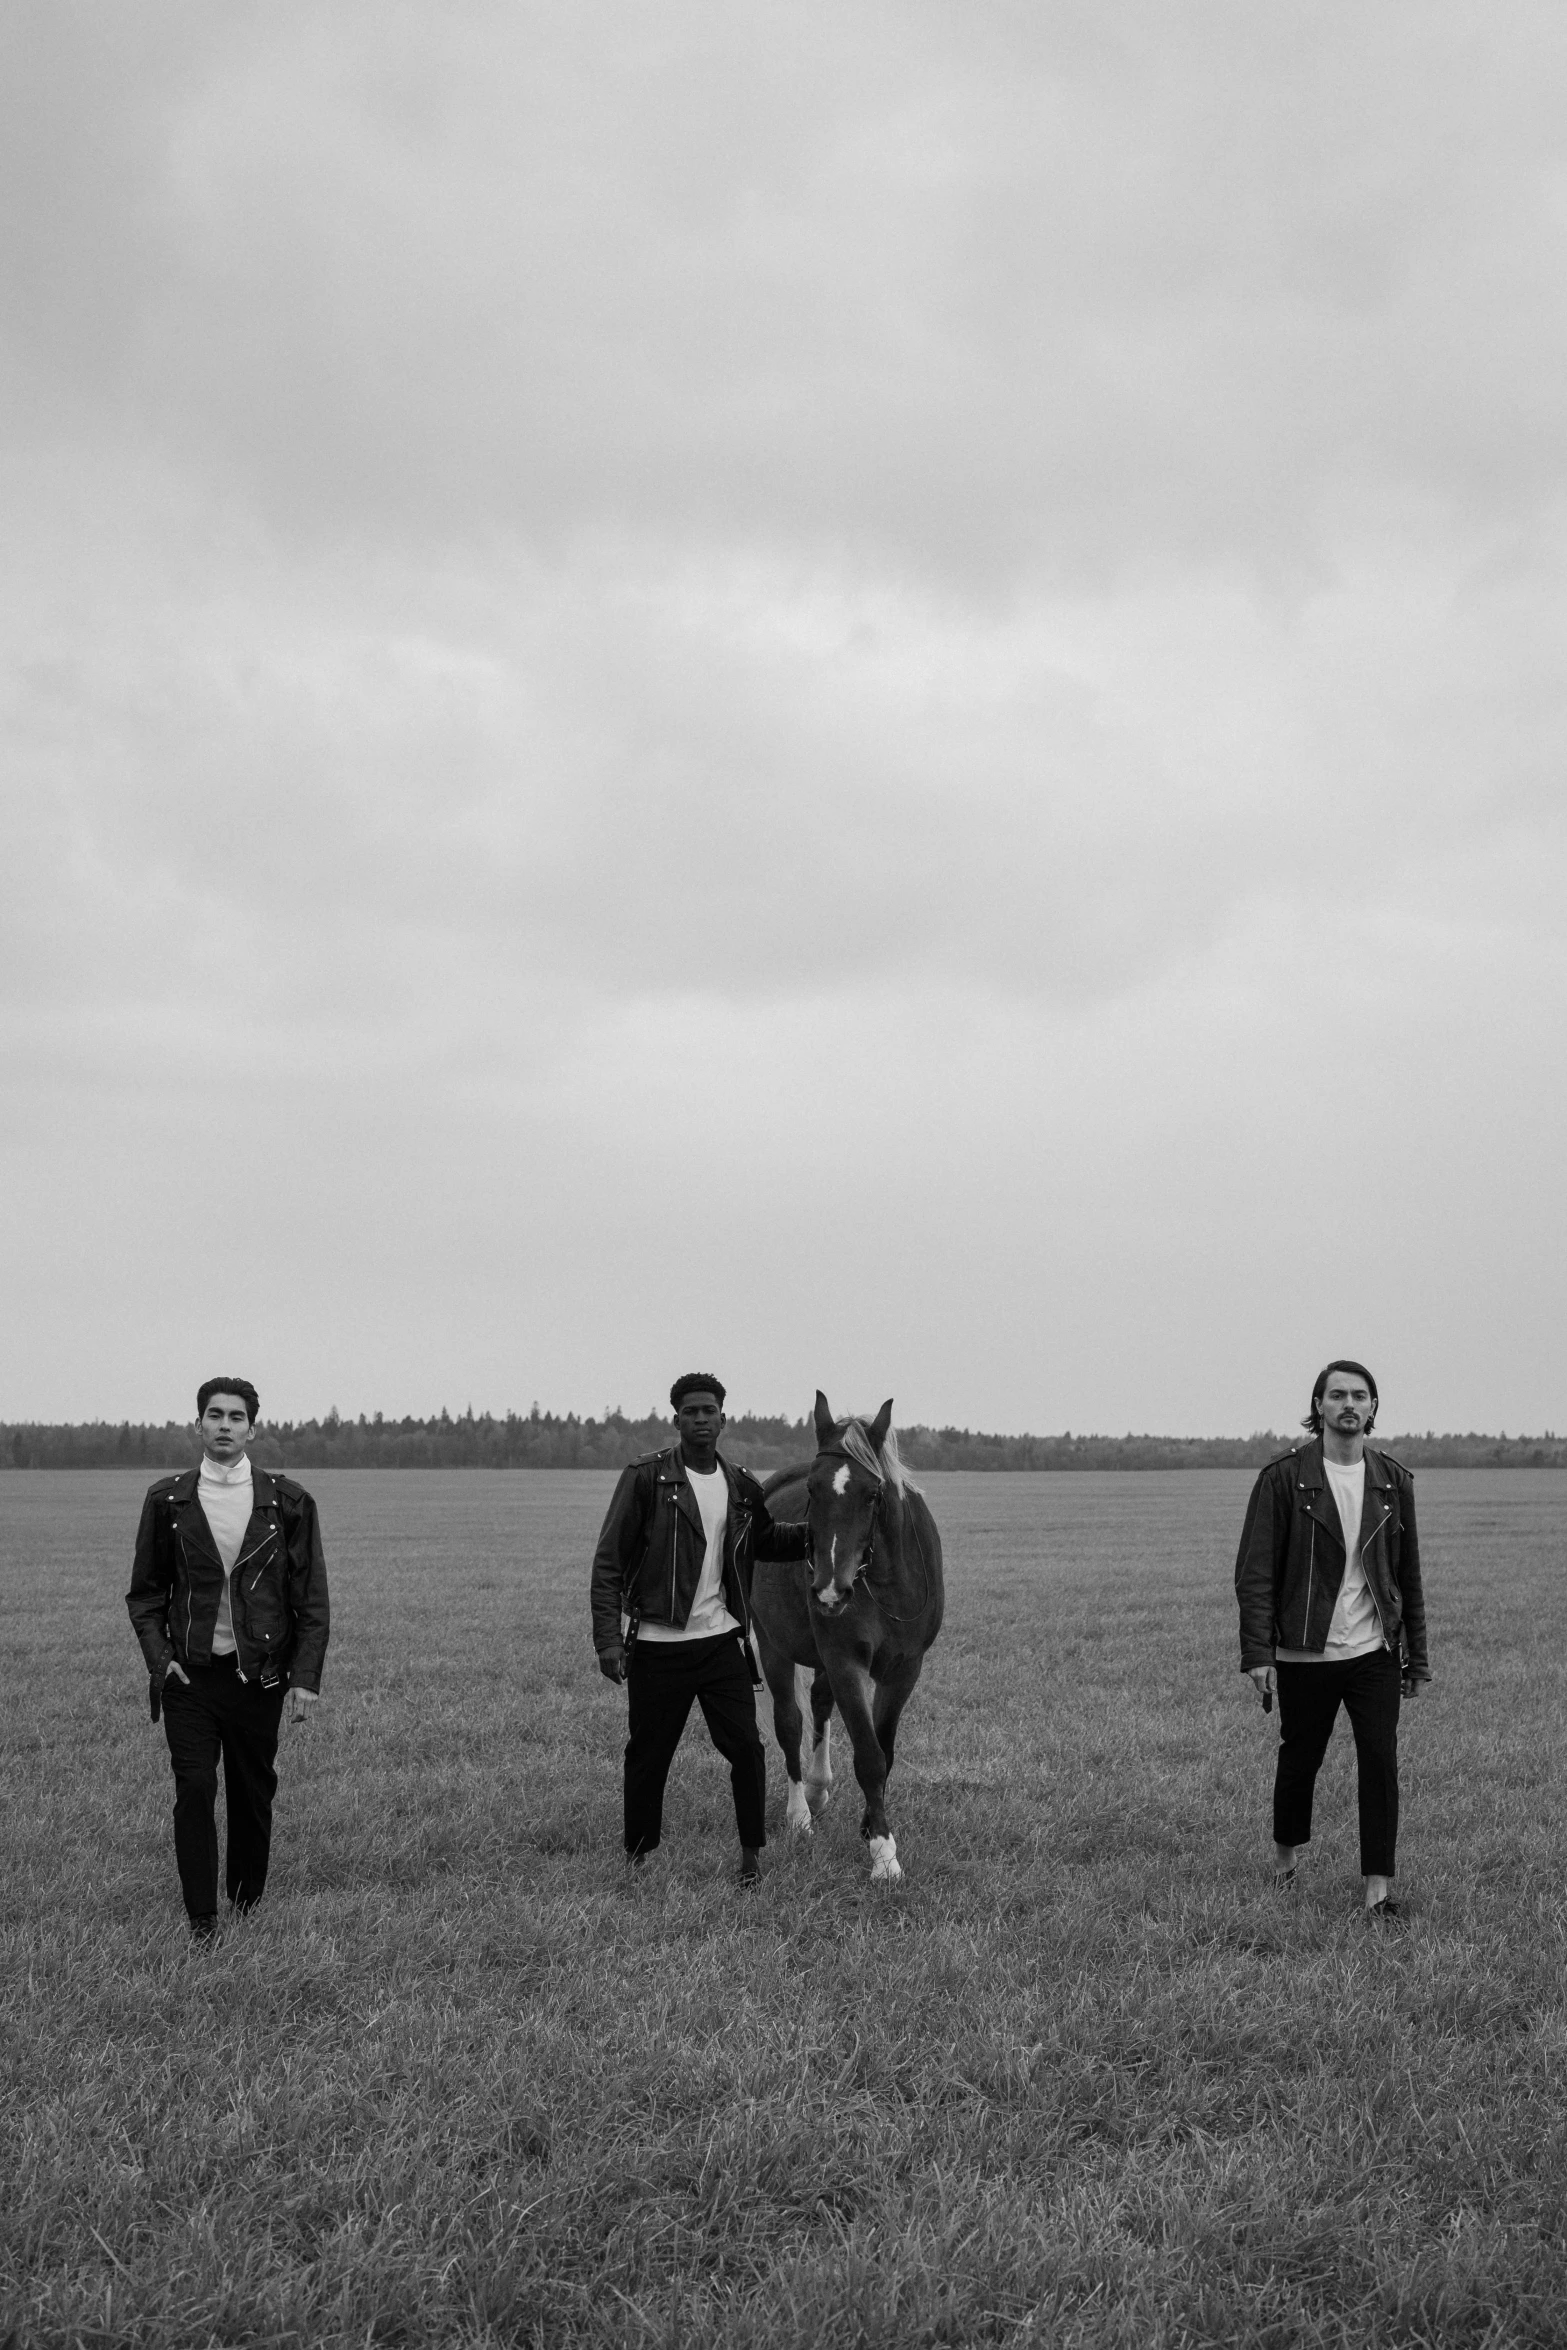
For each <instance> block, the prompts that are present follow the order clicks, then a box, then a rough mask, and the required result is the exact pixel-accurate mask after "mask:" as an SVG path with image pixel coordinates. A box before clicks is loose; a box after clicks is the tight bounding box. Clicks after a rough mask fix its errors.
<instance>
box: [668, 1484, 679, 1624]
mask: <svg viewBox="0 0 1567 2350" xmlns="http://www.w3.org/2000/svg"><path fill="white" fill-rule="evenodd" d="M679 1533H680V1496H679V1493H678V1492H677V1490H676V1488H675V1486H674V1485H671V1486H670V1489H669V1621H670V1622H671V1623H673V1622H674V1620H675V1544H676V1539H677V1537H678V1535H679Z"/></svg>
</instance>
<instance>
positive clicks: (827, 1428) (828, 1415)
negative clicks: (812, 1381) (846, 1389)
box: [816, 1387, 838, 1444]
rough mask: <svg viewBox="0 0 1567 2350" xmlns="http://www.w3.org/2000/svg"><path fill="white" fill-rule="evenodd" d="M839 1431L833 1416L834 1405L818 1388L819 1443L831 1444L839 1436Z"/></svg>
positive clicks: (817, 1424) (817, 1431)
mask: <svg viewBox="0 0 1567 2350" xmlns="http://www.w3.org/2000/svg"><path fill="white" fill-rule="evenodd" d="M837 1431H838V1423H837V1421H836V1420H835V1419H834V1418H833V1416H832V1405H831V1404H830V1403H829V1402H828V1401H827V1398H826V1396H825V1395H823V1393H822V1391H821V1389H820V1388H819V1387H818V1389H817V1390H816V1441H817V1443H818V1444H831V1442H832V1440H833V1437H834V1436H835V1435H836V1434H837Z"/></svg>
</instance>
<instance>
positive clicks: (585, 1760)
mask: <svg viewBox="0 0 1567 2350" xmlns="http://www.w3.org/2000/svg"><path fill="white" fill-rule="evenodd" d="M314 1482H315V1486H316V1490H317V1492H318V1494H319V1497H320V1499H321V1502H322V1505H323V1512H324V1518H325V1524H326V1528H327V1535H328V1546H329V1558H330V1560H331V1563H332V1569H333V1577H334V1601H335V1609H336V1618H337V1630H336V1634H335V1639H334V1646H333V1650H332V1654H331V1656H330V1658H329V1660H328V1670H327V1680H326V1688H327V1697H326V1701H325V1703H324V1705H323V1706H322V1708H321V1710H320V1714H319V1717H318V1718H317V1720H316V1721H315V1722H314V1723H312V1725H311V1726H310V1728H309V1729H308V1730H307V1731H302V1732H298V1733H293V1734H290V1733H285V1750H284V1758H283V1764H282V1770H283V1788H282V1792H281V1796H280V1802H279V1827H278V1839H277V1845H276V1851H275V1860H276V1866H275V1871H274V1878H273V1884H272V1888H271V1890H270V1891H269V1893H268V1897H267V1902H266V1904H265V1906H264V1908H263V1910H262V1912H261V1913H260V1914H259V1915H258V1917H257V1918H256V1919H255V1920H253V1921H251V1922H250V1923H249V1924H247V1925H246V1926H245V1927H243V1928H241V1929H239V1930H235V1931H231V1932H230V1933H229V1934H228V1935H227V1937H226V1938H225V1940H224V1941H223V1942H222V1944H221V1945H220V1946H219V1947H218V1948H217V1949H216V1950H213V1951H207V1952H191V1951H189V1950H188V1949H187V1948H186V1946H185V1943H184V1940H183V1936H182V1933H181V1931H180V1913H179V1909H178V1896H177V1890H176V1885H175V1879H174V1871H173V1858H172V1849H171V1837H170V1831H169V1820H168V1812H169V1802H170V1794H171V1787H170V1782H169V1776H168V1769H167V1761H166V1757H165V1753H164V1749H163V1745H162V1738H161V1733H158V1732H154V1731H153V1730H152V1729H151V1728H150V1726H149V1725H148V1723H147V1720H146V1714H145V1703H144V1694H143V1692H144V1684H143V1682H142V1680H141V1678H140V1674H139V1667H138V1660H137V1658H136V1655H135V1652H134V1649H133V1647H132V1643H131V1637H130V1633H129V1629H128V1627H127V1625H126V1622H125V1618H124V1614H123V1609H122V1606H121V1594H122V1592H123V1589H124V1585H125V1581H126V1576H127V1565H128V1555H129V1541H130V1535H131V1532H132V1530H133V1527H134V1522H135V1505H136V1496H137V1488H136V1486H135V1484H134V1482H133V1481H132V1480H129V1479H126V1478H122V1477H120V1476H118V1475H116V1474H112V1473H103V1474H99V1475H96V1476H94V1475H82V1476H75V1477H71V1476H52V1475H45V1474H38V1475H35V1476H20V1475H19V1476H14V1477H10V1478H5V1479H0V1532H3V1536H4V1558H5V1562H6V1563H5V1566H4V1570H3V1583H0V1594H3V1607H4V1615H5V1622H4V1631H5V1635H6V1654H7V1658H8V1661H9V1664H10V1668H11V1671H10V1686H9V1697H8V1703H7V1707H6V1715H5V1730H4V1758H5V1774H6V1789H7V1796H8V1799H9V1800H8V1806H7V1814H6V1820H7V1826H6V1839H7V1850H6V1863H7V1865H6V1870H5V1880H4V1896H3V1902H4V1906H3V1945H0V1969H3V1985H4V1989H3V2001H4V2006H3V2013H4V2020H5V2032H6V2044H5V2064H6V2082H5V2098H4V2119H3V2123H0V2178H3V2180H4V2199H3V2200H4V2218H3V2233H0V2255H3V2267H0V2342H3V2341H4V2339H5V2337H6V2329H7V2327H8V2326H9V2327H11V2328H13V2329H14V2339H15V2340H16V2341H18V2342H20V2343H27V2344H51V2345H53V2344H67V2343H73V2344H74V2343H84V2344H85V2343H110V2342H136V2343H146V2344H148V2345H153V2344H157V2345H159V2346H161V2350H168V2346H174V2345H198V2344H201V2345H207V2344H233V2345H239V2344H257V2345H259V2344H261V2343H283V2342H290V2343H298V2344H305V2343H310V2344H316V2343H323V2344H333V2345H336V2344H343V2345H348V2344H363V2343H375V2342H380V2343H418V2344H426V2343H429V2344H458V2343H462V2344H475V2345H477V2344H502V2343H505V2344H513V2343H516V2344H525V2343H539V2344H566V2343H583V2344H602V2345H610V2344H616V2345H619V2344H627V2345H629V2344H652V2343H668V2344H681V2345H687V2344H689V2345H707V2344H712V2345H715V2346H716V2345H718V2344H720V2343H723V2344H725V2345H727V2346H729V2350H743V2346H744V2345H748V2344H758V2345H760V2344H768V2345H795V2344H799V2345H802V2346H803V2345H805V2344H808V2343H809V2344H815V2343H817V2342H819V2341H820V2340H822V2339H823V2338H826V2337H829V2336H830V2337H831V2338H832V2339H834V2341H835V2342H837V2343H839V2344H843V2345H856V2344H864V2345H882V2344H885V2345H888V2346H889V2350H891V2346H893V2345H896V2346H897V2350H908V2346H912V2345H919V2344H924V2343H937V2342H943V2343H963V2344H967V2343H992V2342H994V2343H1023V2342H1027V2341H1039V2342H1049V2343H1052V2344H1062V2345H1066V2344H1077V2343H1082V2344H1090V2343H1091V2344H1111V2343H1114V2344H1123V2343H1124V2344H1127V2345H1131V2344H1136V2345H1138V2346H1139V2350H1143V2346H1145V2345H1149V2344H1177V2343H1178V2344H1206V2343H1212V2344H1221V2343H1223V2344H1231V2343H1234V2344H1240V2343H1246V2344H1252V2343H1268V2344H1278V2345H1284V2344H1291V2345H1293V2344H1302V2345H1306V2344H1319V2343H1320V2344H1329V2343H1331V2344H1346V2345H1348V2344H1355V2345H1357V2346H1358V2345H1371V2344H1394V2343H1398V2344H1414V2343H1431V2344H1440V2345H1441V2346H1442V2350H1454V2346H1457V2345H1465V2344H1474V2345H1477V2346H1478V2345H1480V2344H1502V2343H1540V2344H1546V2343H1551V2344H1556V2343H1560V2342H1562V2341H1563V2340H1564V2339H1567V2318H1564V2315H1563V2312H1564V2311H1567V2242H1564V2223H1563V2187H1564V2177H1567V2134H1564V2121H1567V2096H1564V2089H1567V1991H1564V1978H1563V1926H1564V1920H1567V1893H1564V1883H1567V1876H1564V1866H1563V1861H1564V1854H1563V1843H1564V1829H1563V1824H1562V1805H1561V1785H1560V1777H1561V1774H1560V1764H1559V1760H1558V1754H1559V1736H1560V1723H1561V1720H1562V1695H1563V1692H1562V1677H1563V1669H1564V1668H1563V1663H1562V1659H1563V1655H1564V1652H1567V1641H1564V1632H1567V1599H1564V1596H1563V1591H1562V1584H1561V1577H1560V1572H1559V1562H1560V1556H1561V1531H1560V1529H1561V1513H1562V1503H1563V1502H1564V1501H1567V1482H1564V1481H1562V1480H1560V1479H1558V1478H1555V1477H1553V1476H1551V1475H1550V1474H1548V1473H1546V1474H1531V1473H1528V1472H1517V1473H1513V1474H1495V1475H1492V1474H1487V1473H1485V1472H1473V1473H1469V1474H1463V1473H1448V1474H1445V1475H1444V1474H1441V1473H1432V1474H1429V1475H1426V1476H1424V1477H1422V1478H1421V1480H1420V1494H1421V1501H1422V1509H1423V1522H1424V1524H1425V1526H1426V1528H1427V1541H1428V1547H1429V1550H1430V1554H1431V1559H1430V1571H1429V1581H1430V1587H1431V1606H1432V1618H1433V1626H1434V1639H1433V1651H1434V1660H1435V1663H1436V1667H1437V1672H1438V1676H1439V1678H1438V1684H1437V1688H1436V1690H1435V1691H1434V1692H1433V1693H1432V1694H1431V1695H1430V1696H1429V1697H1428V1698H1427V1699H1425V1700H1423V1701H1422V1704H1421V1706H1420V1708H1419V1709H1418V1711H1417V1712H1416V1713H1415V1715H1414V1716H1413V1718H1412V1719H1411V1720H1410V1721H1409V1724H1408V1728H1407V1732H1406V1737H1405V1746H1404V1753H1405V1774H1404V1776H1405V1836H1404V1843H1403V1855H1402V1857H1403V1863H1404V1866H1403V1870H1402V1872H1401V1878H1402V1882H1401V1892H1402V1893H1403V1894H1404V1895H1406V1896H1407V1898H1408V1900H1409V1904H1410V1910H1411V1917H1410V1923H1409V1926H1408V1928H1407V1930H1406V1931H1405V1932H1403V1933H1402V1934H1400V1935H1398V1936H1397V1937H1395V1938H1378V1937H1373V1936H1371V1935H1370V1934H1368V1933H1367V1931H1366V1930H1365V1928H1364V1926H1363V1925H1362V1924H1361V1922H1360V1919H1359V1916H1358V1912H1357V1906H1356V1905H1357V1901H1358V1883H1357V1880H1356V1877H1355V1865H1356V1864H1355V1853H1354V1828H1353V1800H1352V1776H1351V1770H1350V1764H1349V1756H1348V1742H1347V1737H1346V1736H1345V1735H1344V1733H1343V1732H1341V1733H1340V1740H1339V1742H1337V1743H1336V1745H1335V1749H1334V1751H1333V1753H1332V1754H1331V1755H1330V1758H1329V1763H1328V1767H1327V1769H1326V1771H1325V1772H1324V1777H1323V1784H1322V1789H1321V1796H1320V1801H1319V1835H1318V1842H1317V1844H1316V1846H1315V1848H1314V1852H1313V1856H1312V1861H1311V1866H1310V1871H1309V1874H1308V1875H1307V1878H1306V1885H1305V1890H1304V1893H1303V1895H1302V1897H1301V1898H1300V1899H1299V1900H1298V1901H1297V1902H1296V1903H1295V1904H1294V1905H1293V1906H1290V1907H1282V1906H1280V1905H1279V1903H1278V1902H1277V1901H1276V1899H1275V1898H1274V1896H1273V1895H1272V1893H1271V1889H1270V1886H1269V1884H1268V1881H1267V1876H1266V1871H1265V1865H1264V1859H1263V1856H1264V1853H1265V1835H1266V1801H1265V1798H1266V1789H1267V1781H1268V1768H1269V1755H1268V1740H1269V1739H1270V1738H1271V1736H1272V1729H1271V1725H1270V1724H1265V1723H1264V1721H1263V1718H1262V1716H1261V1715H1260V1714H1259V1713H1258V1712H1257V1711H1256V1710H1255V1709H1254V1708H1253V1707H1252V1706H1250V1705H1249V1704H1248V1703H1247V1701H1246V1696H1245V1691H1244V1686H1243V1684H1242V1682H1241V1679H1240V1676H1239V1674H1238V1672H1237V1671H1236V1670H1235V1645H1234V1632H1233V1605H1232V1602H1231V1600H1230V1596H1229V1572H1230V1561H1231V1558H1232V1555H1233V1546H1234V1539H1235V1533H1236V1529H1237V1526H1238V1522H1239V1514H1240V1507H1241V1502H1242V1498H1243V1495H1244V1490H1245V1485H1246V1480H1245V1479H1244V1478H1242V1477H1235V1476H1231V1475H1227V1474H1223V1473H1214V1474H1188V1475H1184V1476H1146V1477H1135V1476H1126V1477H1114V1476H1108V1477H1091V1476H1078V1477H1058V1478H1024V1477H994V1478H982V1477H970V1478H964V1477H953V1478H937V1477H933V1478H931V1479H930V1480H929V1483H930V1487H931V1493H932V1500H933V1503H934V1506H935V1508H936V1511H937V1515H938V1518H939V1519H940V1521H941V1523H942V1526H943V1529H944V1532H945V1535H946V1539H947V1547H948V1555H949V1594H950V1596H949V1607H948V1619H947V1630H946V1632H945V1633H944V1635H943V1638H942V1641H941V1643H940V1645H939V1646H938V1648H937V1649H936V1651H935V1652H934V1654H933V1656H932V1659H931V1662H930V1665H929V1667H928V1669H927V1676H926V1679H925V1681H924V1682H923V1683H922V1685H921V1687H920V1689H919V1691H918V1692H917V1694H916V1696H915V1699H914V1701H913V1703H912V1705H911V1707H910V1709H909V1713H908V1715H907V1717H906V1724H905V1733H904V1737H903V1740H902V1741H901V1743H900V1758H899V1764H898V1768H897V1771H896V1772H895V1774H894V1779H893V1798H894V1801H893V1813H894V1826H895V1829H896V1831H897V1834H898V1837H899V1846H900V1852H901V1854H902V1857H903V1858H904V1860H905V1862H906V1864H907V1867H908V1872H909V1873H908V1877H907V1879H906V1881H905V1883H904V1885H903V1886H902V1887H900V1888H898V1889H896V1890H895V1891H893V1892H891V1893H887V1892H883V1891H882V1890H880V1889H876V1890H873V1889H872V1888H871V1887H870V1885H869V1884H868V1882H867V1881H866V1867H867V1864H866V1860H865V1856H864V1851H863V1848H862V1846H861V1845H860V1843H859V1840H858V1837H857V1835H856V1833H855V1829H856V1824H857V1820H858V1808H859V1807H858V1802H857V1799H856V1791H855V1790H854V1788H853V1785H852V1781H849V1782H848V1783H847V1785H845V1783H844V1781H843V1777H842V1764H843V1761H844V1759H845V1758H844V1757H843V1756H842V1755H841V1754H840V1758H839V1759H840V1794H839V1799H838V1802H837V1804H835V1806H834V1808H833V1810H832V1811H830V1812H829V1813H828V1815H827V1816H826V1818H825V1819H824V1820H823V1821H822V1823H821V1824H820V1826H819V1828H818V1831H817V1835H816V1838H815V1840H814V1842H813V1843H812V1844H810V1845H806V1846H796V1847H790V1846H788V1845H787V1844H786V1843H785V1842H784V1841H783V1834H784V1831H783V1830H782V1825H781V1816H780V1815H781V1810H782V1773H781V1769H780V1767H779V1765H778V1762H777V1757H776V1754H771V1753H770V1791H771V1797H772V1801H771V1807H770V1811H771V1817H772V1818H773V1820H774V1822H775V1827H774V1835H775V1841H774V1843H773V1845H772V1847H771V1849H770V1852H769V1856H768V1858H769V1862H770V1871H769V1875H768V1877H767V1880H766V1882H765V1883H764V1886H763V1888H762V1890H761V1892H760V1894H759V1895H756V1896H753V1897H751V1898H749V1899H745V1898H743V1897H741V1896H740V1895H738V1894H737V1893H736V1891H735V1890H734V1888H733V1886H732V1884H731V1881H730V1871H731V1868H732V1865H733V1858H734V1854H733V1849H732V1837H733V1829H732V1821H731V1819H730V1816H729V1808H728V1787H727V1778H726V1775H725V1774H724V1772H723V1770H722V1767H721V1766H720V1765H719V1764H718V1762H717V1760H716V1758H715V1757H713V1756H712V1755H711V1753H710V1751H709V1750H708V1749H707V1747H706V1745H705V1742H704V1741H702V1740H701V1737H700V1732H699V1730H697V1731H694V1732H693V1734H692V1735H691V1737H690V1738H689V1739H688V1743H687V1745H686V1746H685V1747H684V1748H683V1749H682V1753H681V1756H680V1759H679V1762H678V1763H677V1766H676V1776H675V1780H674V1782H673V1785H672V1795H671V1802H670V1807H669V1819H668V1831H667V1841H666V1845H665V1848H664V1852H663V1854H662V1855H661V1856H660V1858H659V1859H658V1860H657V1861H656V1862H655V1863H654V1864H653V1865H652V1866H651V1867H650V1869H649V1870H648V1872H647V1873H646V1876H645V1878H642V1879H634V1880H631V1881H628V1880H627V1878H626V1876H625V1874H624V1871H623V1869H622V1867H621V1864H620V1862H619V1858H618V1776H619V1748H620V1742H621V1738H622V1735H623V1730H622V1715H623V1703H624V1701H623V1699H622V1698H621V1697H619V1696H618V1694H617V1693H616V1692H615V1691H613V1690H612V1689H610V1688H609V1687H608V1685H607V1684H604V1683H602V1682H601V1681H600V1680H599V1678H598V1676H597V1675H596V1673H595V1672H594V1670H593V1665H592V1659H591V1655H590V1652H589V1645H588V1638H587V1605H586V1591H585V1558H586V1552H587V1548H588V1545H589V1542H590V1540H591V1535H592V1532H593V1530H594V1528H595V1526H596V1522H597V1518H598V1514H599V1512H600V1510H601V1508H602V1505H603V1499H604V1497H605V1494H606V1492H607V1489H608V1482H609V1481H608V1479H607V1478H605V1477H603V1476H599V1475H584V1476H580V1477H579V1476H573V1475H567V1474H560V1475H555V1476H550V1475H539V1476H532V1477H530V1476H527V1475H515V1476H514V1475H493V1476H486V1475H484V1474H482V1473H477V1474H469V1475H465V1474H461V1473H455V1474H434V1475H430V1476H417V1475H410V1476H406V1477H403V1478H398V1477H396V1476H386V1477H376V1476H374V1475H373V1474H371V1473H355V1472H346V1473H338V1474H325V1473H324V1474H322V1475H321V1476H319V1477H318V1478H317V1479H316V1480H315V1481H314ZM1559 1496H1560V1497H1561V1498H1560V1499H1558V1497H1559ZM769 1748H770V1749H771V1740H770V1737H769Z"/></svg>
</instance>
